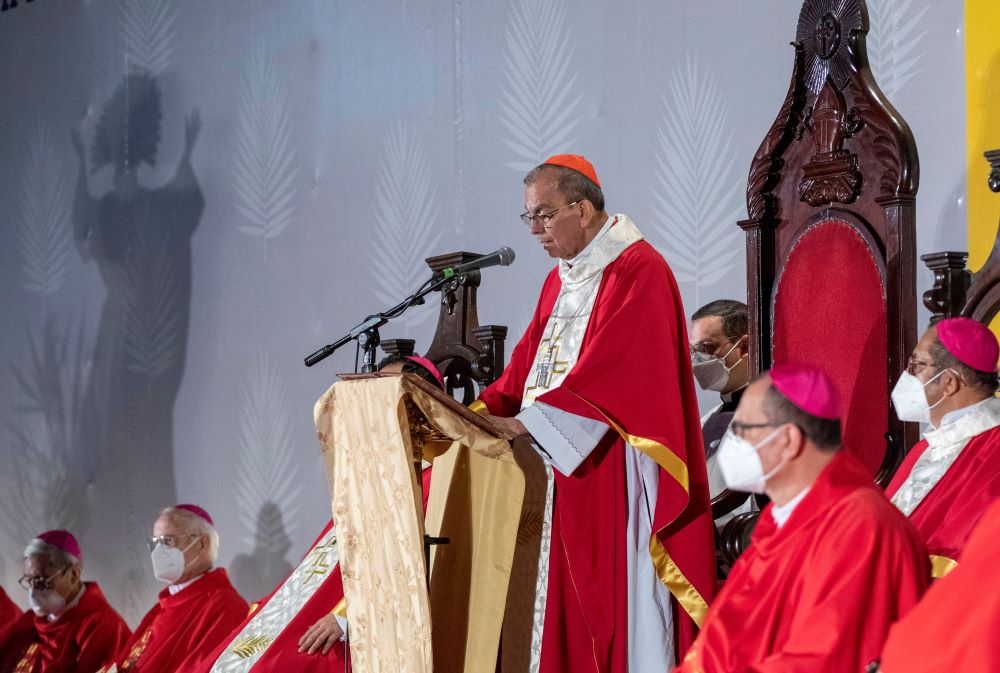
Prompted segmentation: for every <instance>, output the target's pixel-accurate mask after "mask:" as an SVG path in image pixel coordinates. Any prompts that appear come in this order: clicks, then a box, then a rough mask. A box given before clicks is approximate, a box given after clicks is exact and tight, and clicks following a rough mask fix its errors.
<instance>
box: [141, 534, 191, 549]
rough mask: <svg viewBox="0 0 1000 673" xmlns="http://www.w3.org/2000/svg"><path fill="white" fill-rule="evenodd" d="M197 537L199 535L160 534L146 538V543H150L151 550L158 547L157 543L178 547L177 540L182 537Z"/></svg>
mask: <svg viewBox="0 0 1000 673" xmlns="http://www.w3.org/2000/svg"><path fill="white" fill-rule="evenodd" d="M185 537H186V538H192V539H193V538H196V537H198V536H197V535H158V536H156V537H151V538H149V539H148V540H146V544H148V545H149V551H153V550H154V549H156V545H158V544H162V545H163V546H164V547H176V546H178V545H177V541H178V540H180V539H181V538H185Z"/></svg>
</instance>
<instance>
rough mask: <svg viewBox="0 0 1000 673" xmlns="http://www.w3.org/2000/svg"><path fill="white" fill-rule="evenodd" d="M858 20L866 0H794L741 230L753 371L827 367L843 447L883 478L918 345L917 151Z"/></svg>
mask: <svg viewBox="0 0 1000 673" xmlns="http://www.w3.org/2000/svg"><path fill="white" fill-rule="evenodd" d="M877 29H878V27H877V26H875V27H873V30H877ZM868 30H869V25H868V11H867V8H866V6H865V3H864V0H806V1H805V2H804V3H803V6H802V11H801V13H800V16H799V23H798V28H797V34H796V40H795V42H794V43H793V49H794V67H793V72H792V79H791V83H790V85H789V88H788V93H787V94H786V96H785V100H784V102H783V103H782V105H781V109H780V111H779V113H778V116H777V118H776V119H775V121H774V123H773V124H772V125H771V128H770V129H769V130H768V132H767V134H766V136H765V138H764V141H763V142H762V143H761V146H760V149H759V150H758V151H757V154H756V156H755V157H754V159H753V162H752V164H751V167H750V177H749V181H748V186H747V210H748V215H749V217H748V219H746V220H745V221H743V222H740V226H741V227H742V228H743V229H744V230H745V231H746V234H747V280H748V306H749V310H750V348H751V353H750V357H751V367H752V369H753V370H754V371H755V372H759V371H763V370H766V369H768V368H770V366H771V365H772V364H773V363H776V362H783V361H789V362H801V363H810V364H815V365H818V366H820V367H822V368H823V369H825V370H826V371H827V372H828V373H829V375H830V376H831V377H832V378H833V380H834V382H835V384H836V386H837V389H838V392H839V393H840V396H841V400H842V404H843V410H842V413H843V416H842V418H843V430H844V445H845V447H846V448H847V450H849V451H851V452H853V453H855V454H857V455H858V456H860V457H861V459H862V460H863V461H864V462H865V464H866V465H868V467H869V469H870V470H871V473H872V476H873V477H874V476H875V475H876V473H877V472H878V471H879V469H880V466H881V468H882V474H881V477H882V479H886V478H887V475H888V474H889V473H891V471H892V470H894V469H895V467H896V465H897V464H898V461H899V460H901V458H902V448H903V447H904V446H905V447H908V446H910V445H911V444H912V443H913V442H915V441H916V431H917V429H916V428H914V427H909V426H910V424H905V425H904V424H903V423H901V422H900V421H899V420H898V419H897V418H896V416H895V413H894V412H893V410H892V408H891V402H890V399H889V393H890V391H891V389H892V386H893V385H894V383H895V380H896V378H897V377H898V376H899V373H900V372H901V371H902V370H903V368H904V367H905V362H906V359H907V357H908V356H909V354H910V351H911V350H912V348H913V345H914V343H915V341H916V289H915V282H916V278H915V276H916V245H915V238H916V236H915V226H914V197H915V195H916V192H917V182H918V178H917V153H916V146H915V143H914V140H913V135H912V134H911V132H910V130H909V127H908V126H907V125H906V122H905V121H903V119H902V118H901V117H900V115H899V113H898V112H897V111H896V110H895V109H894V108H893V107H892V105H891V104H890V103H889V101H888V100H886V98H885V96H884V95H883V93H882V92H881V90H880V89H879V87H878V85H877V84H876V83H875V80H874V78H873V76H872V73H871V70H870V68H869V67H868V59H867V52H866V49H865V38H866V35H867V33H868Z"/></svg>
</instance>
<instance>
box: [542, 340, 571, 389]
mask: <svg viewBox="0 0 1000 673" xmlns="http://www.w3.org/2000/svg"><path fill="white" fill-rule="evenodd" d="M558 341H559V337H556V338H555V339H542V342H541V343H540V344H539V345H538V346H539V348H545V351H544V352H545V355H544V356H542V361H541V362H539V363H538V370H537V373H536V375H535V386H534V387H535V388H545V389H548V387H549V384H550V383H551V382H552V375H553V374H565V373H566V367H567V365H568V364H569V361H568V360H559V359H558V354H559V343H558ZM546 344H547V345H546Z"/></svg>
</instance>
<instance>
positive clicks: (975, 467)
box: [886, 427, 1000, 560]
mask: <svg viewBox="0 0 1000 673" xmlns="http://www.w3.org/2000/svg"><path fill="white" fill-rule="evenodd" d="M926 450H927V441H926V440H920V441H919V442H918V443H917V444H916V445H915V446H914V447H913V448H912V449H911V450H910V453H909V454H907V456H906V459H905V460H904V461H903V464H902V465H900V467H899V470H898V471H897V472H896V475H895V476H894V477H893V478H892V482H890V484H889V487H888V489H886V495H887V496H888V497H890V498H891V497H892V496H893V495H895V493H896V491H898V490H899V487H900V486H902V484H903V482H904V481H906V478H907V477H908V476H909V474H910V471H911V470H912V469H913V464H914V463H915V462H917V459H918V458H919V457H920V455H921V454H922V453H923V452H924V451H926ZM997 498H1000V427H995V428H991V429H990V430H987V431H986V432H983V433H980V434H978V435H976V436H975V437H973V438H972V439H970V440H969V443H968V444H966V445H965V447H964V448H963V449H962V452H961V453H960V454H959V456H958V458H956V459H955V462H954V463H952V464H951V467H949V468H948V471H947V472H945V473H944V475H942V477H941V479H940V480H938V483H937V484H935V486H934V487H933V488H932V489H931V491H930V492H929V493H928V494H927V495H926V496H925V497H924V499H923V500H922V501H921V502H920V504H919V505H917V507H916V509H914V510H913V512H911V513H910V522H911V523H912V524H913V525H914V526H916V528H917V531H919V533H920V537H921V538H922V539H923V540H924V543H925V544H926V545H927V550H928V552H929V553H930V554H932V555H934V556H940V557H946V558H947V559H952V560H954V559H957V558H958V556H959V554H961V552H962V549H963V548H964V547H965V543H966V541H967V540H968V539H969V535H970V534H971V533H972V529H973V528H975V526H976V523H977V522H978V521H979V518H980V517H981V516H982V514H983V511H985V509H986V508H987V507H989V505H990V503H992V502H993V501H994V500H996V499H997Z"/></svg>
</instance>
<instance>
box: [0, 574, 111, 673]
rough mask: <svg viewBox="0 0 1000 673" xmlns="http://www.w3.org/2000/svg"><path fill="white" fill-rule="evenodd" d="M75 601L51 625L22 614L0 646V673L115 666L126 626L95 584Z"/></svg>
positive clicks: (67, 672) (85, 671)
mask: <svg viewBox="0 0 1000 673" xmlns="http://www.w3.org/2000/svg"><path fill="white" fill-rule="evenodd" d="M85 587H86V589H85V590H84V593H83V596H82V597H81V598H80V602H79V603H77V604H76V606H75V607H73V608H71V609H69V610H67V611H66V612H64V613H63V614H62V616H61V617H59V619H57V620H56V621H54V622H50V621H49V620H48V618H47V617H37V616H35V614H34V613H33V612H25V613H24V614H23V615H21V618H20V619H18V620H17V622H15V624H14V626H13V628H12V629H11V630H10V632H9V633H8V634H7V637H6V640H5V641H3V642H2V643H0V673H55V672H58V673H95V672H96V671H97V670H99V669H100V668H102V667H103V666H104V665H105V664H109V663H111V662H113V661H114V658H115V654H117V652H118V651H119V650H120V649H121V647H122V645H124V644H125V641H126V640H128V637H129V629H128V626H126V625H125V622H124V620H122V618H121V617H120V616H119V615H118V613H117V612H115V610H114V608H112V607H111V606H110V605H109V604H108V602H107V600H105V598H104V594H103V593H102V592H101V589H100V588H99V587H98V586H97V584H96V583H95V582H86V583H85Z"/></svg>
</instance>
